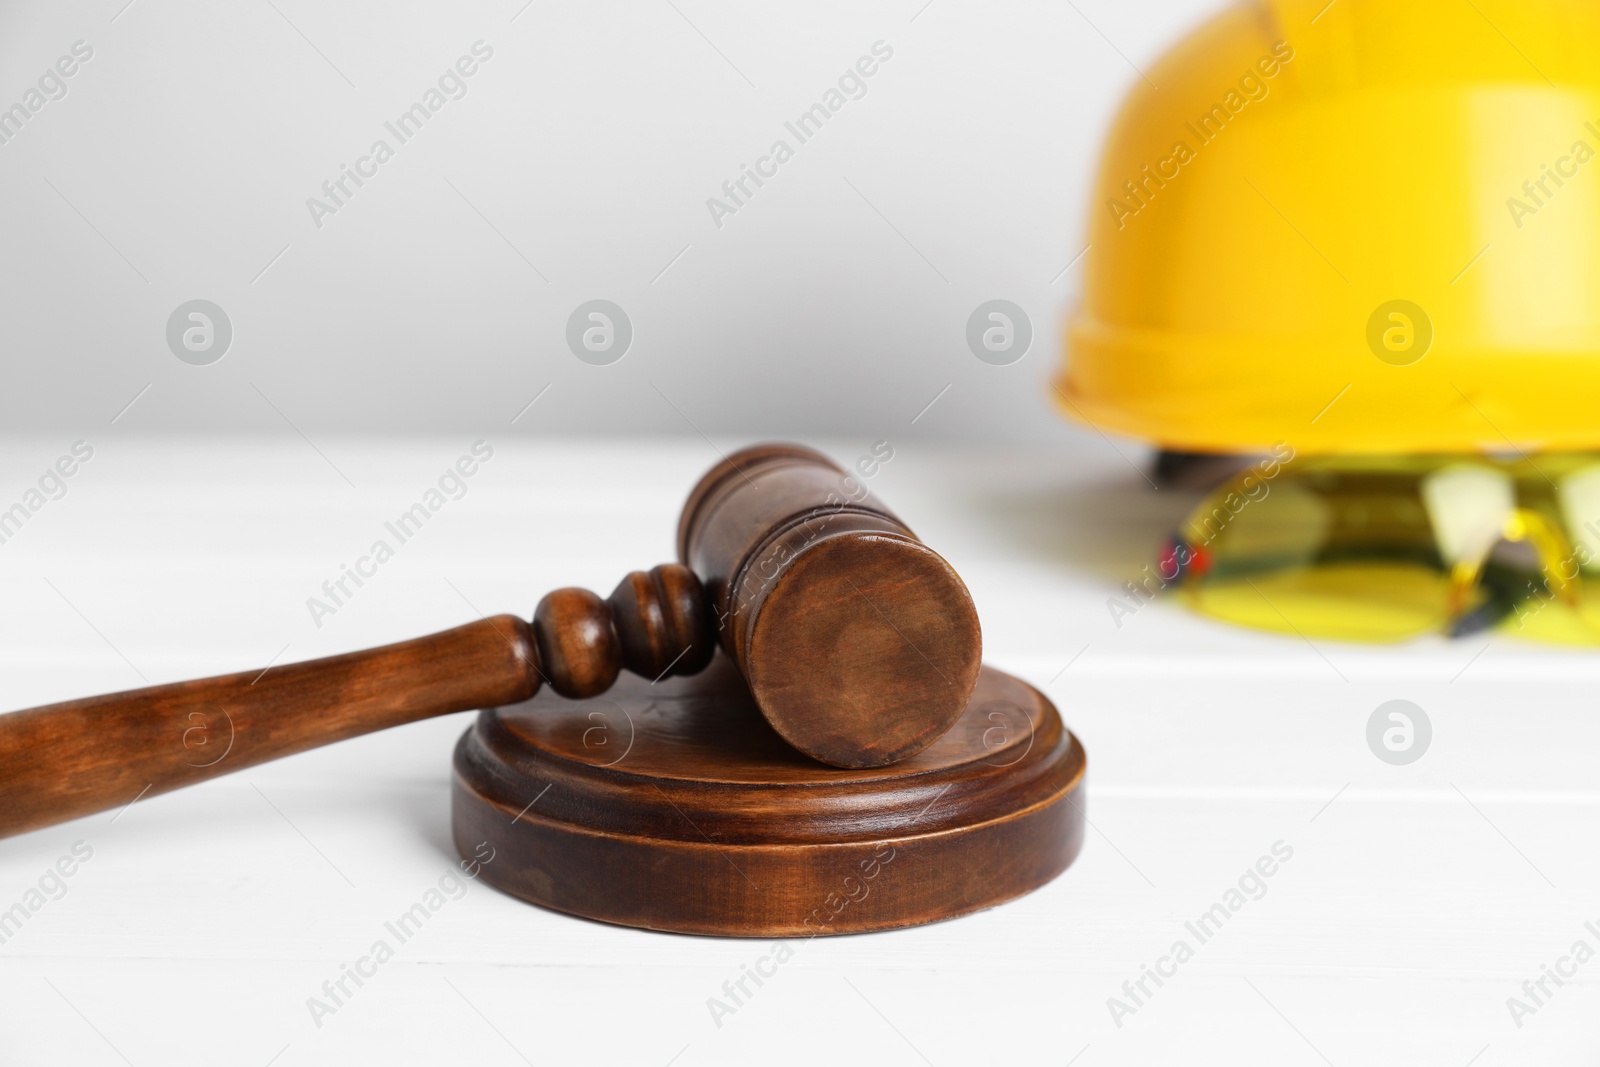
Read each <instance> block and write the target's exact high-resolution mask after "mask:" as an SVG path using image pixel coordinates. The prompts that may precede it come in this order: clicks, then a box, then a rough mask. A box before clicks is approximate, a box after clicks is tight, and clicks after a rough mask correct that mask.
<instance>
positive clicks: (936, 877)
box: [452, 658, 1085, 937]
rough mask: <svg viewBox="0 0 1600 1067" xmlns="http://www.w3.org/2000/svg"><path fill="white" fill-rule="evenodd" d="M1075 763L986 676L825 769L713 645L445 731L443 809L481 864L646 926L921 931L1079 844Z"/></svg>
mask: <svg viewBox="0 0 1600 1067" xmlns="http://www.w3.org/2000/svg"><path fill="white" fill-rule="evenodd" d="M1084 770H1085V758H1084V752H1083V748H1082V746H1081V745H1079V744H1078V742H1077V740H1076V739H1075V738H1074V737H1073V736H1072V735H1071V734H1070V733H1069V732H1068V731H1067V730H1066V729H1065V728H1064V727H1063V726H1062V724H1061V720H1060V718H1059V716H1058V715H1057V714H1056V711H1055V709H1054V708H1053V707H1052V706H1051V705H1050V703H1049V701H1047V700H1046V699H1045V698H1044V697H1043V696H1042V695H1040V694H1039V693H1038V692H1037V691H1036V690H1034V689H1032V688H1031V687H1029V686H1027V685H1025V684H1023V683H1022V682H1019V681H1017V680H1016V679H1015V678H1012V677H1010V676H1008V675H1005V674H1002V673H1001V672H999V671H995V670H992V669H987V668H986V669H984V670H983V672H982V673H981V675H980V677H979V679H978V682H977V685H976V687H975V690H974V692H973V694H972V698H971V700H970V702H969V704H968V705H967V708H966V710H965V713H964V714H963V716H962V717H961V719H960V721H958V723H957V724H956V726H955V728H954V729H952V730H950V731H949V732H948V733H946V734H945V735H944V737H942V738H941V739H940V740H939V741H938V742H937V743H935V744H934V745H932V746H931V747H929V748H928V749H926V750H925V751H923V752H922V753H920V754H919V755H917V756H915V757H913V758H911V759H909V760H906V761H904V762H902V763H899V764H897V765H895V766H894V767H892V768H886V769H855V770H846V769H833V768H825V767H819V766H818V765H817V764H816V763H814V762H812V761H811V760H808V759H806V758H805V757H804V756H803V755H801V754H800V753H798V752H796V751H795V750H794V749H793V748H792V747H790V746H789V745H787V744H786V743H785V742H784V741H783V739H782V738H781V737H779V736H778V735H777V733H775V732H774V731H773V730H772V729H771V728H770V727H769V726H768V725H767V724H766V723H765V722H764V721H763V720H762V719H761V717H760V716H759V715H757V714H756V713H755V709H754V707H753V706H752V699H751V696H750V693H749V690H748V689H747V688H746V687H745V686H744V685H743V684H742V683H741V681H740V679H739V676H738V674H737V672H736V671H735V670H734V668H733V666H732V665H731V664H730V663H729V661H728V660H727V659H725V658H722V659H718V660H717V661H716V663H715V664H713V666H712V668H711V669H710V670H708V671H706V672H705V673H704V674H701V675H699V676H697V677H693V678H687V679H682V680H672V681H666V682H662V683H659V684H656V685H651V684H650V683H648V682H644V681H635V680H632V679H626V680H624V681H622V682H620V683H619V684H618V685H617V687H616V688H615V689H613V690H612V691H611V692H610V693H609V694H607V695H606V696H603V697H597V698H595V699H592V700H582V701H568V700H563V699H561V698H560V697H559V696H556V695H554V694H551V693H548V692H546V693H541V694H540V695H539V696H538V697H536V698H535V699H533V700H530V701H528V702H526V703H524V704H520V705H517V706H514V707H505V708H500V709H498V710H490V711H485V712H484V713H483V714H482V715H480V716H479V718H478V721H477V723H476V724H475V725H474V726H473V727H472V728H471V729H470V730H468V731H467V733H466V734H465V735H464V736H463V737H462V739H461V742H460V744H459V745H458V746H457V748H456V755H455V785H454V793H453V814H452V820H453V826H454V834H455V840H456V843H457V847H458V848H459V849H461V850H462V853H463V855H470V854H471V852H472V850H473V849H474V848H476V847H479V846H480V843H481V842H485V841H487V842H489V843H490V844H491V845H492V846H493V847H494V849H495V855H496V859H495V862H494V863H492V864H487V865H485V866H484V869H483V873H482V876H483V877H484V878H486V879H487V880H489V881H490V882H492V883H493V884H495V885H497V886H499V887H500V888H501V889H503V890H505V891H506V892H509V893H512V894H514V895H516V896H519V897H522V898H524V899H527V900H531V901H533V902H535V903H537V904H541V905H543V906H545V907H549V908H554V909H556V910H559V911H565V912H570V913H572V914H575V915H582V916H586V917H588V918H594V919H601V920H604V921H606V922H613V923H620V924H622V925H625V926H636V927H643V928H646V929H652V930H670V931H679V932H685V933H700V934H717V935H725V936H741V937H744V936H784V937H787V936H806V935H810V934H835V933H852V932H861V931H866V930H881V929H888V928H892V927H900V926H911V925H916V924H920V923H927V922H935V921H938V920H941V919H948V918H952V917H954V916H957V915H963V914H966V913H968V912H972V911H976V910H979V909H981V908H986V907H990V906H992V905H994V904H998V903H1000V902H1002V901H1005V900H1009V899H1012V898H1013V897H1016V896H1019V895H1021V894H1023V893H1026V892H1028V891H1029V890H1032V889H1035V888H1037V887H1039V886H1040V885H1043V884H1044V883H1046V882H1048V881H1050V880H1051V879H1052V878H1054V877H1055V876H1056V875H1058V874H1060V873H1061V871H1062V870H1064V869H1065V868H1066V867H1067V865H1068V864H1069V863H1071V862H1072V860H1073V858H1074V857H1075V856H1076V855H1077V853H1078V850H1079V848H1080V847H1081V845H1082V839H1083V810H1082V798H1081V790H1082V786H1083V779H1084Z"/></svg>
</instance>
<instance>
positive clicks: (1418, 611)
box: [1184, 471, 1450, 641]
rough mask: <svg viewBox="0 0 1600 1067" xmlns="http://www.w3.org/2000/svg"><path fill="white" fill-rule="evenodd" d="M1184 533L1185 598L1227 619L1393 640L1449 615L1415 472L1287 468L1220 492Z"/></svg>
mask: <svg viewBox="0 0 1600 1067" xmlns="http://www.w3.org/2000/svg"><path fill="white" fill-rule="evenodd" d="M1219 505H1220V508H1219ZM1184 536H1185V538H1186V539H1187V540H1188V543H1189V545H1190V547H1191V551H1192V552H1194V553H1195V554H1196V556H1197V558H1198V559H1199V560H1201V563H1200V565H1199V566H1196V567H1193V568H1191V574H1193V575H1194V577H1192V578H1191V579H1190V580H1189V581H1187V582H1186V583H1185V591H1186V593H1187V595H1188V597H1189V600H1190V603H1191V604H1192V605H1193V606H1194V607H1195V608H1196V609H1198V610H1199V611H1202V612H1204V613H1206V614H1207V615H1211V616H1214V617H1216V618H1219V619H1224V620H1227V621H1228V622H1232V623H1237V624H1240V625H1244V626H1253V627H1257V628H1259V629H1264V630H1273V631H1277V632H1281V633H1299V634H1303V635H1305V636H1307V637H1328V638H1335V639H1340V640H1353V641H1397V640H1403V639H1406V638H1410V637H1415V636H1417V635H1419V634H1423V633H1428V632H1430V631H1437V630H1440V629H1442V628H1443V627H1444V626H1445V624H1446V623H1447V621H1448V614H1449V602H1450V574H1449V568H1448V567H1446V566H1445V565H1444V563H1443V561H1442V558H1441V556H1440V554H1439V551H1438V548H1437V546H1436V544H1435V539H1434V535H1433V531H1432V526H1431V524H1430V522H1429V519H1428V515H1427V512H1426V510H1425V509H1424V507H1423V505H1422V502H1421V500H1420V498H1419V496H1418V493H1417V480H1416V478H1415V477H1413V476H1409V475H1406V474H1403V473H1395V474H1388V473H1384V472H1356V473H1349V474H1347V473H1337V472H1331V471H1314V472H1308V473H1304V474H1299V475H1288V474H1286V475H1284V476H1283V477H1282V478H1280V479H1279V480H1278V482H1277V483H1276V484H1273V485H1271V486H1270V491H1269V492H1268V493H1267V494H1265V495H1264V496H1261V497H1260V498H1259V499H1257V500H1252V501H1249V502H1248V503H1245V504H1244V505H1243V506H1240V501H1239V498H1237V497H1235V498H1234V500H1233V506H1232V507H1229V506H1228V493H1227V492H1226V491H1224V492H1223V493H1220V494H1218V495H1217V496H1216V497H1214V498H1213V500H1212V501H1210V502H1208V504H1207V505H1203V506H1202V507H1201V509H1200V510H1199V511H1197V512H1196V514H1195V515H1194V516H1193V517H1192V518H1191V520H1190V522H1189V523H1188V525H1187V526H1186V528H1185V530H1184Z"/></svg>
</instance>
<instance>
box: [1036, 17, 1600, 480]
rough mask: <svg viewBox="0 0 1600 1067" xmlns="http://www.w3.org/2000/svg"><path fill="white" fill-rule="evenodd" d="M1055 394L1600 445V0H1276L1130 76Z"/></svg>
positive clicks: (1208, 431) (1303, 421)
mask: <svg viewBox="0 0 1600 1067" xmlns="http://www.w3.org/2000/svg"><path fill="white" fill-rule="evenodd" d="M1088 244H1089V251H1088V253H1087V255H1086V256H1085V258H1084V261H1083V262H1084V267H1083V269H1084V283H1083V296H1082V302H1081V304H1080V306H1079V307H1078V308H1077V310H1076V312H1075V313H1074V314H1073V315H1072V317H1071V319H1070V321H1069V323H1068V329H1067V349H1068V353H1067V363H1066V368H1065V371H1064V372H1063V374H1062V375H1061V377H1060V378H1059V379H1057V381H1056V382H1055V389H1054V391H1055V394H1056V397H1057V399H1058V400H1059V401H1060V403H1061V406H1062V407H1063V408H1064V409H1065V410H1066V411H1067V412H1069V413H1070V414H1072V415H1074V416H1075V417H1077V418H1079V419H1082V420H1083V421H1085V422H1088V423H1090V424H1092V425H1094V426H1096V427H1098V428H1101V429H1103V430H1106V431H1112V432H1120V433H1124V434H1127V435H1130V436H1134V437H1141V438H1146V439H1149V440H1152V441H1154V442H1156V443H1158V444H1160V445H1162V446H1164V447H1166V448H1168V449H1173V450H1181V451H1196V452H1245V451H1256V450H1262V449H1266V448H1268V447H1270V446H1272V445H1274V444H1276V443H1278V442H1287V443H1288V444H1290V445H1291V446H1293V447H1294V448H1295V449H1296V451H1297V452H1299V453H1304V454H1335V453H1382V452H1391V453H1393V452H1450V451H1476V450H1496V451H1499V450H1506V449H1510V448H1516V449H1528V448H1545V449H1585V448H1594V447H1600V5H1597V4H1595V3H1593V0H1406V2H1395V0H1332V2H1329V0H1270V2H1266V3H1252V4H1246V5H1241V6H1239V7H1236V8H1233V9H1231V10H1229V11H1227V12H1225V13H1224V14H1222V15H1221V16H1219V17H1217V18H1216V19H1214V20H1213V21H1211V22H1210V23H1208V24H1206V25H1205V26H1203V27H1202V28H1200V29H1199V30H1197V31H1196V32H1194V33H1193V34H1191V35H1190V36H1189V37H1188V39H1187V40H1185V41H1183V42H1182V43H1181V44H1179V45H1178V46H1177V47H1176V48H1175V49H1174V50H1173V51H1172V52H1170V53H1169V54H1168V55H1166V56H1165V57H1164V58H1163V59H1162V60H1160V62H1158V63H1157V64H1156V65H1155V66H1153V67H1149V68H1148V69H1146V70H1144V71H1143V72H1142V76H1141V78H1140V80H1138V81H1136V83H1135V85H1134V88H1133V90H1132V92H1131V94H1130V95H1129V97H1128V99H1127V101H1126V102H1125V103H1124V105H1123V108H1122V111H1121V114H1120V115H1119V116H1118V118H1117V119H1116V122H1115V124H1114V125H1113V127H1112V130H1111V133H1110V136H1109V139H1108V142H1107V145H1106V148H1105V156H1104V158H1103V160H1102V161H1101V166H1100V172H1099V176H1098V180H1097V185H1096V188H1095V192H1094V199H1093V203H1092V205H1091V223H1090V227H1089V237H1088Z"/></svg>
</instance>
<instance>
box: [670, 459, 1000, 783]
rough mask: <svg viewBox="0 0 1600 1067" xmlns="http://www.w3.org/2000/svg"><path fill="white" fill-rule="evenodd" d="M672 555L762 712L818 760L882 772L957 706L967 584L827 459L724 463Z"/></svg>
mask: <svg viewBox="0 0 1600 1067" xmlns="http://www.w3.org/2000/svg"><path fill="white" fill-rule="evenodd" d="M678 555H679V558H680V559H681V560H683V561H684V562H685V563H686V564H688V565H689V566H690V567H691V568H692V569H693V570H694V572H695V573H696V574H698V575H699V576H700V579H701V581H702V582H703V583H704V585H705V589H706V595H707V597H708V598H709V600H710V603H711V607H712V610H713V611H714V613H715V616H716V622H717V636H718V639H719V640H720V641H721V644H722V647H723V648H724V649H726V650H727V652H728V653H729V655H730V656H732V657H733V660H734V662H735V663H736V664H737V665H738V667H739V669H740V671H741V672H742V673H743V674H744V676H745V679H746V680H747V681H748V682H749V684H750V687H751V690H752V691H753V693H754V694H755V699H756V703H757V704H758V705H759V706H760V708H761V712H762V714H763V715H764V716H766V718H767V721H768V722H770V723H771V724H772V725H773V727H774V729H776V730H777V731H778V733H779V734H780V735H782V736H783V738H784V739H785V740H787V741H788V742H789V743H790V744H792V745H794V746H795V747H796V748H798V749H800V750H801V751H802V752H805V753H807V754H808V755H810V756H812V757H813V758H815V759H818V760H821V761H822V762H824V763H828V764H831V765H833V766H836V767H879V766H886V765H888V764H891V763H894V762H897V761H899V760H902V759H906V758H907V757H909V756H912V755H915V754H916V753H918V752H920V751H922V750H923V749H924V748H926V747H928V746H929V745H931V744H933V743H934V742H935V741H936V740H938V738H939V737H941V736H942V735H943V734H944V732H945V731H946V730H948V729H949V728H950V727H951V725H952V724H953V723H955V721H956V720H957V719H958V718H959V717H960V716H961V714H962V712H963V710H964V709H965V708H966V706H967V700H968V697H969V696H970V695H971V694H972V691H973V686H974V685H975V684H976V682H977V677H978V669H979V665H980V663H981V660H982V652H983V635H982V632H981V630H980V627H979V624H978V613H977V609H976V608H975V607H974V606H973V603H972V597H971V595H970V594H969V593H968V592H967V587H966V585H965V584H964V583H963V582H962V581H961V578H960V576H958V575H957V574H956V572H955V571H954V570H953V569H952V568H951V567H950V565H949V564H948V563H946V562H945V561H944V559H943V558H942V557H940V556H939V554H938V553H936V552H934V551H933V550H932V549H930V548H928V547H927V546H926V545H924V544H923V543H922V542H921V541H919V540H918V539H917V537H916V535H915V534H913V533H912V532H911V530H910V529H909V528H908V527H907V526H906V525H905V524H904V523H902V522H901V521H900V520H899V519H898V518H896V517H895V515H894V513H893V512H891V511H889V510H888V508H887V507H885V506H884V504H883V503H882V501H880V500H878V499H877V498H876V497H874V496H872V494H870V493H868V492H867V491H866V490H865V488H864V487H863V486H862V485H861V484H860V483H859V482H858V481H856V480H855V479H853V478H851V477H850V476H848V475H847V474H846V473H845V472H844V470H843V469H842V468H840V467H838V466H837V465H835V464H834V463H833V462H832V461H831V460H829V459H828V458H827V457H825V456H823V455H821V454H820V453H818V452H814V451H812V450H811V449H808V448H802V447H799V446H796V445H758V446H755V447H753V448H747V449H743V450H741V451H739V452H735V453H733V454H732V455H730V456H728V457H727V458H726V459H725V460H724V461H723V462H722V463H720V464H718V465H717V466H716V467H714V468H713V469H712V470H711V471H710V473H708V474H707V475H706V476H705V477H704V478H702V479H701V480H700V483H699V484H698V485H697V486H696V487H695V489H694V491H693V492H692V493H691V494H690V496H689V500H688V502H687V503H686V504H685V505H684V509H683V517H682V520H681V521H680V523H679V526H678Z"/></svg>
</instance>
